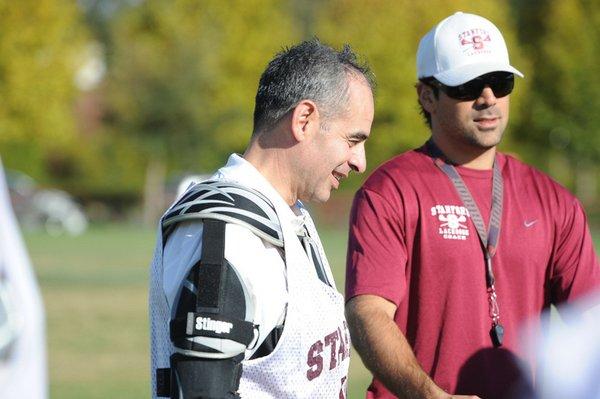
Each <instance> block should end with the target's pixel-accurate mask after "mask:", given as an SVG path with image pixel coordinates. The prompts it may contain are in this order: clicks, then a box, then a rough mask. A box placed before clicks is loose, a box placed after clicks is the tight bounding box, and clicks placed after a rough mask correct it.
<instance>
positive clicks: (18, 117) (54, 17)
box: [0, 0, 86, 178]
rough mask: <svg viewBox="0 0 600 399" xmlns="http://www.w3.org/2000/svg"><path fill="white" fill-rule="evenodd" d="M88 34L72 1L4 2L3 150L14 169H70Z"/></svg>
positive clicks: (38, 173)
mask: <svg viewBox="0 0 600 399" xmlns="http://www.w3.org/2000/svg"><path fill="white" fill-rule="evenodd" d="M85 38H86V31H85V26H84V25H83V24H82V22H81V18H80V13H79V9H78V7H77V5H76V4H75V3H74V2H72V1H66V0H36V1H33V0H23V1H1V2H0V99H1V100H0V153H1V154H2V157H3V158H4V162H5V163H6V164H7V165H8V167H12V168H18V169H22V170H24V171H26V172H28V173H30V174H32V175H33V176H35V177H38V178H45V177H46V178H47V177H48V176H47V175H48V174H49V175H53V174H54V175H60V174H61V173H70V169H71V167H70V166H67V165H62V164H61V162H60V159H61V153H62V152H63V151H64V149H65V148H66V147H68V146H69V145H71V144H72V143H73V139H74V137H75V122H74V118H73V111H72V107H73V102H74V99H75V97H76V95H77V91H76V88H75V84H74V76H75V73H76V71H77V69H78V68H79V66H80V65H81V64H82V62H83V60H82V59H81V53H80V51H81V49H82V46H83V44H84V41H85ZM48 166H56V168H55V169H52V168H50V169H49V168H48Z"/></svg>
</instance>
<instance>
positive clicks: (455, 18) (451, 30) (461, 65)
mask: <svg viewBox="0 0 600 399" xmlns="http://www.w3.org/2000/svg"><path fill="white" fill-rule="evenodd" d="M495 71H505V72H512V73H514V74H515V75H518V76H520V77H523V74H522V73H521V72H519V71H518V70H517V69H516V68H514V67H513V66H511V65H510V62H509V60H508V50H507V49H506V43H505V42H504V38H503V37H502V34H501V33H500V31H499V30H498V28H496V26H495V25H494V24H493V23H491V22H490V21H488V20H487V19H485V18H483V17H480V16H479V15H474V14H466V13H462V12H457V13H455V14H453V15H451V16H449V17H448V18H446V19H444V20H443V21H442V22H440V23H439V24H437V25H436V26H435V27H434V28H433V29H431V30H430V31H429V32H427V34H426V35H425V36H423V38H422V39H421V42H420V43H419V49H418V50H417V78H418V79H421V78H426V77H431V76H433V77H434V78H436V79H437V80H439V81H440V82H442V83H443V84H445V85H446V86H458V85H461V84H463V83H466V82H468V81H469V80H472V79H475V78H476V77H478V76H481V75H484V74H486V73H489V72H495Z"/></svg>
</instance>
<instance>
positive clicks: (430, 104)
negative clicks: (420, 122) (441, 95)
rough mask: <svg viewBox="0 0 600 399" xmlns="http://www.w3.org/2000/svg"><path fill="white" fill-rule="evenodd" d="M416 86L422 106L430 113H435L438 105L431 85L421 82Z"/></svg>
mask: <svg viewBox="0 0 600 399" xmlns="http://www.w3.org/2000/svg"><path fill="white" fill-rule="evenodd" d="M416 88H417V94H418V96H419V103H421V106H422V107H423V108H424V109H425V111H427V112H429V113H430V114H432V113H434V111H435V108H436V105H437V98H436V96H435V94H434V93H433V89H432V88H431V86H428V85H426V84H424V83H421V82H419V83H417V85H416Z"/></svg>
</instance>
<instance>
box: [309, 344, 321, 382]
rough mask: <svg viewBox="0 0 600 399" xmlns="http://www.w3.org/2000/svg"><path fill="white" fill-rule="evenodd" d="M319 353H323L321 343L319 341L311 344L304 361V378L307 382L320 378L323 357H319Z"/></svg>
mask: <svg viewBox="0 0 600 399" xmlns="http://www.w3.org/2000/svg"><path fill="white" fill-rule="evenodd" d="M321 353H323V342H321V341H317V342H315V343H314V344H312V346H311V347H310V349H309V350H308V359H307V360H306V364H308V370H306V378H308V380H309V381H311V380H314V379H315V378H317V377H318V376H320V375H321V372H322V371H323V356H321ZM313 367H314V369H313Z"/></svg>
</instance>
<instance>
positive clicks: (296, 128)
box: [291, 100, 320, 141]
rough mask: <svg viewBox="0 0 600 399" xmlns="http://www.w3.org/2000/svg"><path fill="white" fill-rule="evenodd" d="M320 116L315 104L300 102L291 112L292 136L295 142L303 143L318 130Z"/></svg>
mask: <svg viewBox="0 0 600 399" xmlns="http://www.w3.org/2000/svg"><path fill="white" fill-rule="evenodd" d="M319 123H320V115H319V110H318V108H317V104H315V103H314V102H313V101H311V100H302V101H300V102H299V103H298V105H296V107H295V108H294V109H293V110H292V115H291V124H292V126H291V127H292V129H291V130H292V135H293V136H294V138H295V139H296V141H304V140H306V139H307V138H308V137H310V136H311V135H312V134H313V132H314V131H316V130H318V129H319Z"/></svg>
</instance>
